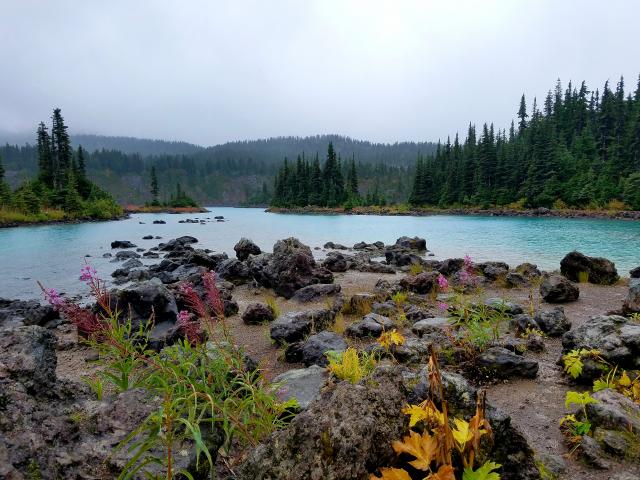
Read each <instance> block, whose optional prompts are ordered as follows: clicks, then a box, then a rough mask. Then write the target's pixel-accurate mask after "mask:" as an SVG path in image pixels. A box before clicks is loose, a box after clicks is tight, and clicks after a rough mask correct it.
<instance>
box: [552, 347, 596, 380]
mask: <svg viewBox="0 0 640 480" xmlns="http://www.w3.org/2000/svg"><path fill="white" fill-rule="evenodd" d="M585 358H591V359H593V360H595V361H597V362H598V363H600V364H601V365H602V367H606V366H607V362H606V360H605V359H604V358H602V357H601V356H600V350H597V349H594V348H592V349H587V348H581V349H579V350H571V351H570V352H568V353H566V354H565V355H563V356H562V363H563V365H564V371H565V372H566V373H567V374H569V376H570V377H571V378H578V377H579V376H580V374H581V373H582V369H583V368H584V362H583V359H585Z"/></svg>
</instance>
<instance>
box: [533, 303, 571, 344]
mask: <svg viewBox="0 0 640 480" xmlns="http://www.w3.org/2000/svg"><path fill="white" fill-rule="evenodd" d="M534 320H535V321H536V323H537V324H538V327H539V328H540V330H542V331H543V332H544V333H546V334H547V335H549V336H550V337H560V336H562V335H563V334H564V333H565V332H568V331H569V330H570V329H571V321H569V319H568V318H567V316H566V315H565V314H564V308H562V307H555V308H554V309H553V310H538V311H537V312H536V314H535V316H534Z"/></svg>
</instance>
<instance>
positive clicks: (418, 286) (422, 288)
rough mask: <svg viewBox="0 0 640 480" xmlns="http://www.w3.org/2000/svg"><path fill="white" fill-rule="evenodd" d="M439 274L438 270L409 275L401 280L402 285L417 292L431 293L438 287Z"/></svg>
mask: <svg viewBox="0 0 640 480" xmlns="http://www.w3.org/2000/svg"><path fill="white" fill-rule="evenodd" d="M438 275H439V274H438V272H422V273H419V274H418V275H409V276H407V277H405V278H403V279H402V280H400V286H401V287H402V288H404V289H406V290H409V291H411V292H415V293H420V294H426V293H431V292H434V291H436V289H437V286H438Z"/></svg>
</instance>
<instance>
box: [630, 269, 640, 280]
mask: <svg viewBox="0 0 640 480" xmlns="http://www.w3.org/2000/svg"><path fill="white" fill-rule="evenodd" d="M629 277H631V278H640V267H636V268H633V269H631V270H629Z"/></svg>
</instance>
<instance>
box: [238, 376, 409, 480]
mask: <svg viewBox="0 0 640 480" xmlns="http://www.w3.org/2000/svg"><path fill="white" fill-rule="evenodd" d="M405 401H406V400H405V395H404V392H403V387H402V376H401V375H400V374H399V373H398V371H397V370H395V369H391V368H389V369H378V371H377V372H376V374H375V375H374V377H373V379H372V381H370V382H363V383H362V384H359V385H352V384H350V383H349V382H340V383H338V384H337V385H336V386H335V388H333V389H332V390H330V391H328V392H326V393H325V394H323V395H322V396H321V397H320V398H318V399H316V400H315V401H314V402H313V403H311V405H310V406H309V408H308V409H307V410H306V411H304V412H302V413H300V414H299V415H298V416H296V418H294V419H293V421H292V422H291V424H290V425H289V426H288V427H287V428H286V429H285V430H282V431H280V432H277V433H275V434H273V435H272V436H271V437H270V438H269V439H268V440H267V441H265V442H264V443H262V444H261V445H259V446H258V447H257V448H256V449H254V450H253V451H252V452H251V453H250V454H249V456H248V457H247V460H246V461H245V462H244V464H243V465H242V466H241V468H240V469H239V471H238V478H239V479H243V480H262V479H264V480H266V479H276V478H277V479H278V480H297V479H300V478H306V479H310V480H321V479H333V480H347V479H349V480H351V479H365V478H368V477H369V474H370V473H372V472H373V471H374V470H375V469H376V468H377V467H378V466H383V465H388V464H390V463H391V462H392V461H393V460H394V459H395V457H396V455H395V453H394V451H393V448H392V447H391V444H392V442H393V441H394V440H398V439H399V438H401V436H402V434H403V432H404V423H405V422H404V418H403V415H399V414H398V412H400V410H401V409H402V408H403V406H404V404H405Z"/></svg>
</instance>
